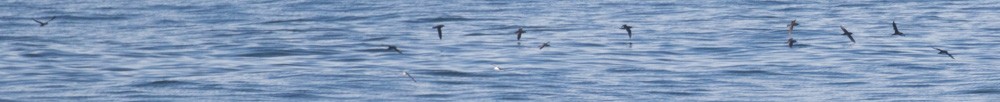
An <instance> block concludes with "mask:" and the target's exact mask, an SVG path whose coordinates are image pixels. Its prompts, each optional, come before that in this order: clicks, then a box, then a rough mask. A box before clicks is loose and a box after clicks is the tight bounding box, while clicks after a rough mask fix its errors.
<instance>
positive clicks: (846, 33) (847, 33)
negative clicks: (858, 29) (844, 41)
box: [840, 25, 857, 43]
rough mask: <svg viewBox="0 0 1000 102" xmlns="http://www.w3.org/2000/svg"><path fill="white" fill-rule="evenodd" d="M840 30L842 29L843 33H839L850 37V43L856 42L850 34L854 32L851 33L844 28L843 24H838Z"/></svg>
mask: <svg viewBox="0 0 1000 102" xmlns="http://www.w3.org/2000/svg"><path fill="white" fill-rule="evenodd" d="M840 30H843V31H844V34H841V35H847V38H850V39H851V42H852V43H857V42H854V36H851V35H852V34H854V33H851V32H849V31H847V29H846V28H844V26H843V25H841V26H840Z"/></svg>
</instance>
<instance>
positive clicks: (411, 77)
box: [404, 72, 417, 82]
mask: <svg viewBox="0 0 1000 102" xmlns="http://www.w3.org/2000/svg"><path fill="white" fill-rule="evenodd" d="M404 73H405V72H404ZM406 77H410V80H412V81H413V82H417V79H414V78H413V76H410V74H409V73H406Z"/></svg>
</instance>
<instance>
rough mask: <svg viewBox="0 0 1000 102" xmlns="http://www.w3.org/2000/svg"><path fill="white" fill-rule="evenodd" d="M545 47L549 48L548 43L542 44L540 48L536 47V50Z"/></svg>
mask: <svg viewBox="0 0 1000 102" xmlns="http://www.w3.org/2000/svg"><path fill="white" fill-rule="evenodd" d="M545 47H549V42H545V43H542V45H541V46H538V49H539V50H541V49H542V48H545Z"/></svg>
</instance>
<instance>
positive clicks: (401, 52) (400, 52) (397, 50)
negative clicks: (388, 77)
mask: <svg viewBox="0 0 1000 102" xmlns="http://www.w3.org/2000/svg"><path fill="white" fill-rule="evenodd" d="M392 50H396V52H397V53H399V54H403V51H399V49H392Z"/></svg>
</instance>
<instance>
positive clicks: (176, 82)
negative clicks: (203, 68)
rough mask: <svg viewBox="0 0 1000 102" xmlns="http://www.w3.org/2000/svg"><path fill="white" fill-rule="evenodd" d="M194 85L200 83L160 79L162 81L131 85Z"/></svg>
mask: <svg viewBox="0 0 1000 102" xmlns="http://www.w3.org/2000/svg"><path fill="white" fill-rule="evenodd" d="M194 85H199V84H198V83H194V82H187V81H175V80H160V81H153V82H146V83H140V84H134V85H131V86H133V87H176V86H194Z"/></svg>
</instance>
